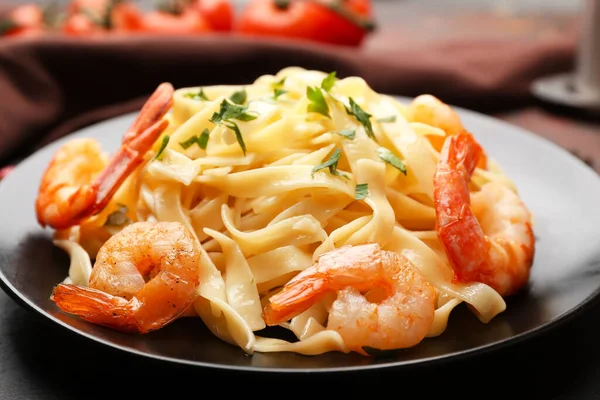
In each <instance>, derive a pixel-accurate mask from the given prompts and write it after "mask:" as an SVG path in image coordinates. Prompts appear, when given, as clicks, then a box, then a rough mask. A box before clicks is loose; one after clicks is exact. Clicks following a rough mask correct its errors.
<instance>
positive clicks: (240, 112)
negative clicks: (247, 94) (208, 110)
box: [210, 100, 258, 155]
mask: <svg viewBox="0 0 600 400" xmlns="http://www.w3.org/2000/svg"><path fill="white" fill-rule="evenodd" d="M247 110H248V107H247V106H241V105H238V104H232V103H230V102H228V101H227V100H223V101H222V102H221V108H220V109H219V112H215V113H213V115H212V117H210V122H212V123H213V124H218V125H224V126H226V127H227V128H229V129H231V130H232V131H233V132H234V133H235V138H236V140H237V142H238V143H239V145H240V147H241V148H242V151H243V152H244V155H246V143H244V138H243V137H242V132H241V131H240V128H239V126H238V125H237V123H235V122H234V121H233V120H234V119H237V120H238V121H252V120H254V119H256V118H257V117H258V116H257V115H253V114H250V113H248V112H247Z"/></svg>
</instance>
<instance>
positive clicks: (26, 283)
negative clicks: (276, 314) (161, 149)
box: [0, 115, 600, 400]
mask: <svg viewBox="0 0 600 400" xmlns="http://www.w3.org/2000/svg"><path fill="white" fill-rule="evenodd" d="M473 118H474V117H473V115H466V116H465V123H467V124H468V125H469V126H474V124H473V123H472V122H473V121H474V119H473ZM129 119H130V118H129ZM129 119H124V118H120V120H121V125H123V126H128V124H129V122H130V121H129ZM108 123H110V122H108ZM489 123H490V122H488V124H489ZM106 124H107V123H105V124H103V125H104V126H107V125H106ZM491 126H493V124H492V125H488V130H491V131H494V130H493V129H489V127H491ZM482 127H485V125H482ZM108 131H110V132H111V134H110V135H104V136H103V135H100V133H102V132H108ZM118 131H119V130H118V129H110V130H107V129H105V128H102V125H100V126H96V127H90V128H88V129H87V130H86V131H83V132H81V134H85V135H86V136H88V135H91V136H94V137H97V138H99V139H100V140H101V142H103V144H104V147H105V148H110V147H115V146H116V144H117V143H118V142H117V140H116V139H117V138H118V135H116V132H118ZM501 133H504V136H511V135H513V133H511V132H510V131H504V132H499V131H494V132H490V135H494V134H501ZM65 139H68V138H65ZM482 139H484V144H485V138H482ZM488 140H489V138H488ZM529 140H532V139H529ZM111 143H112V145H110V146H107V145H108V144H111ZM59 144H60V143H55V144H54V145H52V147H51V148H48V149H46V151H44V152H42V153H38V154H37V155H35V156H34V157H33V158H31V159H28V160H26V161H25V162H24V163H23V164H21V165H20V166H19V167H17V169H16V170H15V171H14V172H13V174H14V175H12V174H11V176H9V177H8V178H7V179H6V181H3V182H2V183H1V184H0V201H1V202H2V204H4V212H3V213H2V214H0V224H1V225H2V226H3V227H4V234H3V236H2V237H1V239H0V270H1V271H2V273H3V274H4V276H5V277H6V279H7V281H8V282H9V283H10V284H12V285H14V286H16V287H17V288H18V291H19V293H20V296H21V297H22V298H24V299H26V301H27V302H29V303H30V304H33V305H34V306H36V307H39V308H40V309H41V310H44V312H45V313H47V315H46V317H47V318H40V317H39V314H35V313H31V312H27V311H26V310H25V309H24V308H21V307H18V306H17V305H16V304H15V303H14V302H13V301H11V299H9V298H8V297H7V296H6V295H4V294H2V295H1V297H0V307H1V308H0V316H1V317H0V318H2V321H1V322H2V323H1V324H0V340H1V342H0V357H2V364H1V368H2V372H1V377H0V379H1V381H0V398H2V399H30V398H31V399H44V400H45V399H65V398H84V397H85V398H90V397H94V398H96V397H98V398H111V397H114V398H124V397H125V396H128V397H129V396H132V395H135V396H136V397H147V396H148V395H150V394H154V395H158V394H160V395H165V396H166V395H176V394H178V393H185V392H188V391H190V390H192V391H193V390H197V391H199V392H202V391H205V390H208V388H209V387H211V385H213V386H214V383H213V382H214V381H215V379H216V378H219V377H221V378H225V379H227V380H228V381H230V382H236V383H235V385H233V384H232V385H231V387H229V386H227V387H226V390H227V392H228V393H232V394H233V393H234V392H238V391H239V393H244V392H246V393H249V392H253V391H257V390H259V391H265V390H266V391H267V393H269V392H271V391H273V390H275V389H274V388H272V387H271V386H272V385H276V386H279V385H281V384H282V383H286V384H287V387H289V388H294V387H297V386H298V385H300V387H304V388H307V389H305V390H307V391H312V390H317V389H308V387H309V386H311V385H316V384H320V383H323V384H325V385H326V387H327V388H329V389H331V390H333V391H335V392H338V393H344V392H351V393H354V392H355V391H357V390H365V391H372V390H382V389H390V390H392V391H394V390H396V391H400V392H401V393H405V392H407V391H408V393H414V390H420V391H423V395H424V396H434V395H435V396H441V395H448V394H449V393H456V394H459V393H460V394H462V397H463V398H481V397H482V394H483V393H488V392H493V394H504V395H517V394H518V395H519V396H521V395H525V394H528V395H531V396H533V397H534V398H561V397H564V398H591V397H593V396H595V395H600V388H599V387H597V386H596V383H595V379H596V378H597V374H598V373H597V370H598V367H600V359H599V358H598V353H599V350H598V349H597V346H596V345H595V342H596V340H595V338H596V336H597V332H596V330H595V329H594V327H595V326H596V325H597V324H598V317H597V313H598V310H599V307H600V304H598V301H596V300H594V301H593V303H591V304H588V305H586V306H585V307H584V308H583V309H580V310H578V311H577V313H575V314H573V315H571V316H570V317H569V319H568V320H566V321H561V324H560V325H555V324H553V326H552V328H553V329H544V330H543V331H542V332H540V333H539V334H538V335H536V336H533V337H532V336H529V337H526V338H524V339H523V340H521V341H517V342H512V343H510V345H508V346H503V345H500V346H495V347H494V348H492V349H491V350H490V351H483V352H480V353H478V354H472V355H469V356H468V357H453V358H451V359H450V358H447V359H445V361H448V362H443V363H435V364H431V365H424V366H420V365H410V366H404V367H402V365H400V364H398V363H397V362H396V364H398V367H397V368H385V369H381V370H372V371H370V370H367V369H365V370H363V371H360V372H353V371H345V372H343V373H324V372H318V371H319V368H321V369H322V368H328V367H329V368H331V367H349V368H350V367H351V368H356V367H360V366H361V365H363V366H367V365H368V363H369V360H368V359H365V358H362V357H358V356H354V355H342V354H338V353H334V354H328V355H325V356H324V357H319V358H311V357H303V356H298V355H292V354H282V355H274V357H272V356H273V355H264V354H257V355H255V356H254V357H246V356H244V355H243V353H242V352H241V350H239V349H237V348H234V347H231V346H228V345H225V344H223V343H222V342H219V341H218V340H216V339H215V338H213V337H211V336H210V335H208V334H207V332H206V331H205V330H203V329H201V326H200V325H199V324H198V320H186V321H179V322H178V323H176V324H173V325H171V326H170V327H168V328H165V329H163V330H160V331H157V332H155V334H152V335H151V336H146V337H131V336H125V335H121V334H118V333H116V332H112V331H109V330H105V329H104V328H100V327H96V326H92V325H89V324H86V323H84V322H81V321H78V320H76V319H72V318H68V317H65V316H63V315H62V314H61V313H59V312H58V310H57V309H56V308H55V307H54V306H53V304H52V303H51V302H50V301H49V300H48V294H49V292H50V291H51V288H52V286H53V285H54V284H55V283H56V282H58V281H60V280H62V279H63V278H64V276H65V274H66V272H67V266H68V259H67V257H66V256H65V254H64V253H63V251H62V250H60V249H58V248H54V247H53V246H52V245H51V243H50V242H49V235H48V234H49V232H45V233H43V232H42V230H41V229H40V228H38V227H37V226H36V224H35V221H34V215H33V209H32V204H33V199H34V195H35V190H36V186H37V185H36V184H35V183H33V182H36V181H38V180H39V176H38V175H39V174H41V168H40V166H43V165H45V163H46V161H47V159H48V158H49V157H50V155H51V151H53V149H54V148H56V146H57V145H59ZM542 144H543V143H540V146H539V148H538V151H540V155H541V156H542V157H544V156H548V155H549V154H550V155H552V153H548V149H545V145H544V146H542ZM524 147H528V146H524ZM50 150H51V151H50ZM493 153H494V154H498V155H500V156H501V158H502V157H503V154H504V153H503V150H502V149H501V148H496V149H495V151H494V152H493ZM516 153H517V157H518V154H519V150H517V151H516ZM554 155H555V157H554V159H555V162H556V163H557V164H558V165H559V166H562V168H566V169H570V168H569V167H572V173H573V174H574V177H575V178H577V176H579V174H578V173H577V171H579V170H578V168H581V167H580V166H579V163H578V162H575V161H574V159H572V158H570V157H568V156H566V155H565V156H560V154H558V155H557V154H556V153H555V154H554ZM509 167H511V168H515V166H514V165H513V166H509ZM589 176H592V175H589V171H588V177H589ZM531 179H535V177H532V178H531ZM520 181H521V182H525V183H527V182H528V181H527V178H525V177H521V178H520ZM581 182H582V183H583V182H586V180H585V179H583V180H582V181H581ZM587 182H588V185H591V186H594V187H593V188H592V187H591V186H590V189H594V191H596V192H597V187H596V186H597V183H596V184H594V182H595V181H587ZM569 189H571V190H572V189H573V188H572V187H569V186H568V185H567V190H569ZM581 190H582V191H583V190H584V189H581ZM525 193H527V190H525ZM580 194H581V193H580ZM574 195H575V196H577V193H575V194H574ZM567 197H568V196H567ZM557 201H558V200H557ZM538 204H539V203H538ZM587 207H589V203H588V205H587V206H586V207H583V208H584V209H587ZM30 209H31V211H29V210H30ZM584 211H585V210H584ZM561 218H562V216H555V215H548V214H547V213H541V215H540V219H541V221H540V230H541V239H540V246H541V247H543V248H544V249H545V250H546V251H540V254H539V257H538V258H537V262H538V263H537V264H536V265H537V266H538V267H537V268H536V266H534V275H533V276H532V282H533V285H532V288H531V289H530V291H529V292H527V293H525V294H523V295H520V296H518V297H516V298H514V299H512V300H510V301H509V302H508V309H507V311H506V312H505V313H504V314H501V315H500V316H498V317H497V318H496V319H495V320H494V321H492V322H491V323H490V324H489V325H483V324H480V323H478V322H477V321H476V320H475V319H474V317H473V316H472V315H471V314H469V313H467V312H465V311H466V310H464V309H462V310H456V311H455V313H453V315H452V318H451V320H450V325H449V327H448V330H447V332H445V334H444V335H442V336H440V337H438V338H436V339H433V340H432V341H431V342H430V343H427V345H426V346H421V347H419V348H418V349H415V350H416V351H415V352H413V353H412V354H411V353H407V354H404V355H402V356H398V357H399V358H396V359H387V360H385V359H384V360H379V361H377V362H376V364H378V365H379V366H386V364H389V363H393V362H394V361H398V360H402V359H403V358H402V357H406V358H407V359H410V358H411V357H413V358H415V359H417V360H418V359H419V358H422V357H426V356H436V355H438V356H439V355H440V354H442V355H443V354H444V353H445V352H449V351H458V352H460V351H461V350H463V351H464V350H466V349H469V348H470V347H473V346H478V345H481V344H485V343H499V342H502V341H503V340H505V339H507V338H510V337H511V336H512V335H511V333H513V334H518V333H520V332H526V331H527V330H529V329H535V328H536V327H540V326H542V327H543V325H545V323H547V322H549V321H551V320H555V319H556V318H557V317H559V316H560V315H559V314H561V313H562V312H570V311H571V310H572V309H573V308H577V307H578V304H580V303H581V302H585V300H586V298H587V297H588V295H589V294H591V293H592V292H593V291H594V290H595V289H596V288H598V286H599V285H600V282H599V277H600V275H599V274H598V272H599V269H600V264H599V263H598V262H597V259H598V257H597V256H598V251H597V250H598V249H595V248H594V247H593V246H590V244H592V245H593V243H596V242H597V237H598V235H597V232H596V230H597V228H596V226H595V225H594V226H591V224H587V225H586V224H583V225H582V228H583V229H582V230H583V231H587V232H588V233H589V234H590V236H593V237H592V238H591V240H588V241H586V242H585V243H582V244H581V247H580V249H581V250H580V252H581V253H582V256H583V257H577V260H573V263H572V264H569V263H565V260H564V259H562V260H561V261H559V260H560V257H558V258H557V261H556V262H555V263H554V264H553V263H552V262H551V258H549V256H548V253H547V250H548V241H550V242H553V240H555V238H552V237H549V236H547V233H548V227H552V222H553V221H554V223H555V224H558V223H559V222H558V220H559V219H561ZM590 218H591V219H592V220H594V219H597V218H594V216H590ZM548 219H549V220H550V221H547V220H548ZM573 244H574V243H573V239H572V238H570V239H568V240H567V241H565V246H566V247H565V250H564V251H565V252H566V253H569V252H572V251H573V249H572V248H568V247H569V246H572V245H573ZM585 249H587V250H585ZM540 262H541V264H540ZM9 292H10V290H9ZM48 318H55V321H54V322H52V321H50V319H48ZM59 321H60V322H59ZM57 322H59V323H63V324H65V326H68V327H70V328H71V329H75V330H78V331H79V333H82V334H85V335H88V336H94V337H96V340H100V341H105V342H109V343H110V344H111V345H112V346H122V347H127V348H129V351H136V352H143V353H146V354H149V355H152V356H165V355H169V356H171V357H176V358H180V359H186V360H187V361H188V362H190V361H191V362H194V361H195V362H199V363H200V362H202V363H217V364H222V366H223V367H225V368H226V367H236V368H245V369H254V370H255V371H257V372H250V371H245V372H240V371H228V370H225V369H222V368H220V369H218V370H217V369H207V368H202V367H199V366H194V367H191V366H181V365H176V364H173V363H169V362H165V361H161V362H159V361H156V360H154V359H151V358H148V357H141V356H138V355H133V354H129V353H126V352H123V351H117V350H115V349H114V348H111V347H110V346H106V345H101V344H99V343H97V342H94V341H91V340H89V339H86V338H84V337H83V336H81V335H76V334H74V333H73V332H71V331H69V330H68V329H65V327H61V326H60V325H59V324H58V323H57ZM442 361H444V360H442ZM271 367H283V368H314V370H312V371H311V372H303V373H295V374H292V373H277V374H275V373H269V372H268V371H267V369H269V368H271ZM400 367H402V368H400ZM121 382H122V383H123V384H124V385H125V388H117V387H116V385H117V383H121ZM321 390H322V389H319V391H321ZM199 395H202V394H199ZM268 395H270V394H268ZM427 398H429V397H427Z"/></svg>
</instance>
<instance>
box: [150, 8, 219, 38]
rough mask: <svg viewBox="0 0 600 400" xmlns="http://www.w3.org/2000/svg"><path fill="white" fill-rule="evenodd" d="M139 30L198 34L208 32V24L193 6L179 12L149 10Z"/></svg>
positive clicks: (174, 33)
mask: <svg viewBox="0 0 600 400" xmlns="http://www.w3.org/2000/svg"><path fill="white" fill-rule="evenodd" d="M140 30H141V32H148V33H162V34H173V35H180V34H199V33H205V32H209V31H210V30H211V28H210V25H209V24H208V22H206V20H205V19H204V17H203V16H202V15H201V14H200V13H199V12H198V11H197V10H195V9H193V8H186V9H185V10H183V11H182V12H181V13H177V14H173V13H169V12H166V11H160V10H157V11H150V12H148V13H147V14H145V15H144V17H143V18H142V23H141V27H140Z"/></svg>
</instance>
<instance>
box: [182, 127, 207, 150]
mask: <svg viewBox="0 0 600 400" xmlns="http://www.w3.org/2000/svg"><path fill="white" fill-rule="evenodd" d="M209 133H210V132H209V130H208V128H206V129H204V130H203V131H202V133H201V134H200V136H192V137H191V138H189V139H188V140H186V141H184V142H179V144H180V145H181V147H183V149H184V150H187V149H189V148H190V147H191V146H193V145H194V144H197V145H198V147H200V148H201V149H202V150H206V145H207V144H208V135H209Z"/></svg>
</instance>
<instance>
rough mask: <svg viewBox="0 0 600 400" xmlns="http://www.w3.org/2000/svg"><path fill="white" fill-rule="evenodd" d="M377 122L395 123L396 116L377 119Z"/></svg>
mask: <svg viewBox="0 0 600 400" xmlns="http://www.w3.org/2000/svg"><path fill="white" fill-rule="evenodd" d="M377 122H396V116H395V115H390V116H389V117H383V118H377Z"/></svg>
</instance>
